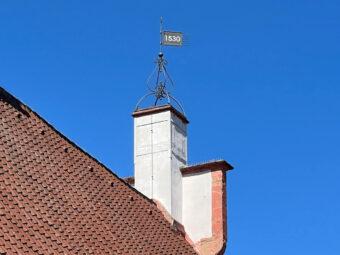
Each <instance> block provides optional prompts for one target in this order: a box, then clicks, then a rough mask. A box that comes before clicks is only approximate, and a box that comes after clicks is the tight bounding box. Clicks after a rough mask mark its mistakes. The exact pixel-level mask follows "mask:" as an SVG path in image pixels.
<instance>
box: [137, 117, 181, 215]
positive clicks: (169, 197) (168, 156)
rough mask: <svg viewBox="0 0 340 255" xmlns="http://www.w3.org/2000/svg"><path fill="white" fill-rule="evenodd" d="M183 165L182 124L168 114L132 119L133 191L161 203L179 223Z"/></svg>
mask: <svg viewBox="0 0 340 255" xmlns="http://www.w3.org/2000/svg"><path fill="white" fill-rule="evenodd" d="M186 163H187V133H186V124H185V123H183V122H182V120H180V119H179V118H178V117H177V116H175V115H174V114H173V113H171V112H170V111H165V112H161V113H156V114H151V115H147V116H140V117H136V118H134V165H135V188H136V189H137V190H139V191H140V192H142V193H143V194H144V195H146V196H147V197H149V198H153V199H156V200H158V201H160V202H161V203H162V205H163V206H164V207H165V209H166V210H167V211H168V212H169V213H170V214H171V216H172V217H173V218H174V219H176V220H177V221H179V222H182V177H181V172H180V170H179V168H180V167H182V166H185V165H186Z"/></svg>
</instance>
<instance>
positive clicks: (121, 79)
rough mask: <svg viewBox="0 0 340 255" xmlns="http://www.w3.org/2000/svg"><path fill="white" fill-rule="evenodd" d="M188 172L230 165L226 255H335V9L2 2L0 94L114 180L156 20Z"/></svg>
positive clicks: (338, 85)
mask: <svg viewBox="0 0 340 255" xmlns="http://www.w3.org/2000/svg"><path fill="white" fill-rule="evenodd" d="M160 15H162V16H163V17H164V20H165V27H166V28H168V29H173V30H179V31H183V32H185V34H186V35H187V39H188V42H187V44H186V46H185V47H183V48H180V49H177V48H175V49H174V48H170V49H167V50H166V52H165V54H166V56H167V58H168V61H169V65H168V70H169V71H170V73H171V74H172V77H173V79H174V80H175V83H176V87H175V90H174V91H173V93H174V95H175V96H176V97H177V98H178V99H180V101H181V102H182V104H183V105H184V108H185V110H186V114H187V117H188V119H189V120H190V121H191V123H190V126H189V159H190V162H191V163H195V162H200V161H205V160H209V159H214V158H224V159H226V160H227V161H228V162H230V163H231V164H232V165H234V166H235V170H234V171H233V172H230V173H229V175H228V192H229V193H228V196H229V197H228V210H229V215H228V224H229V243H228V254H232V255H237V254H241V255H244V254H258V255H273V254H275V255H287V254H291V255H293V254H299V255H300V254H308V255H314V254H315V255H316V254H317V255H320V254H327V255H338V254H340V218H339V217H340V201H339V200H340V198H339V195H340V185H339V180H340V171H339V170H340V2H339V1H335V0H327V1H320V0H319V1H314V0H300V1H291V0H286V1H278V0H277V1H275V0H274V1H263V0H262V1H250V0H238V1H152V2H151V1H119V2H118V1H107V0H101V1H70V0H67V1H66V0H64V1H42V0H35V1H13V0H2V1H1V3H0V27H1V30H0V83H1V85H2V86H3V87H5V88H6V89H7V90H9V91H10V92H11V93H13V94H14V95H16V96H17V97H19V98H20V99H21V100H23V101H24V102H25V103H27V104H28V105H29V106H30V107H32V108H33V109H34V110H35V111H37V112H38V113H39V114H40V115H42V116H43V117H44V118H45V119H47V120H48V121H49V122H50V123H51V124H53V125H54V126H55V127H56V128H57V129H58V130H60V131H61V132H63V133H64V134H65V135H66V136H68V137H69V138H70V139H71V140H73V141H74V142H76V143H77V144H78V145H79V146H81V147H82V148H84V149H85V150H86V151H88V152H89V153H90V154H92V155H93V156H95V157H96V158H98V159H99V160H100V161H102V162H103V163H105V164H106V165H107V166H108V167H110V168H111V169H112V170H113V171H114V172H116V173H117V174H119V175H120V176H129V175H132V173H133V162H132V161H133V136H132V135H133V130H132V118H131V112H132V111H133V109H134V106H135V104H136V102H137V100H138V98H139V97H141V96H142V95H143V94H144V93H145V92H146V86H145V80H146V78H147V76H148V75H149V74H150V72H151V71H152V69H153V67H154V64H153V61H154V59H155V57H156V54H157V52H158V40H159V39H158V36H159V34H158V30H159V17H160Z"/></svg>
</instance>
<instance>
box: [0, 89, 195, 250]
mask: <svg viewBox="0 0 340 255" xmlns="http://www.w3.org/2000/svg"><path fill="white" fill-rule="evenodd" d="M117 156H119V155H117ZM6 253H7V255H10V254H167V255H169V254H176V255H177V254H196V253H195V251H194V250H193V248H192V247H191V246H190V245H189V243H188V242H187V241H186V240H185V239H184V237H183V236H182V235H181V234H180V233H179V232H178V231H176V230H174V229H173V228H171V226H170V224H169V222H168V221H167V220H165V218H164V216H163V215H162V213H161V212H160V211H159V210H158V209H157V207H156V205H155V203H153V202H152V201H151V200H149V199H148V198H146V197H145V196H143V195H142V194H140V193H138V192H137V191H136V190H135V189H133V188H132V187H130V186H129V185H128V184H126V183H125V182H124V181H123V180H122V179H120V178H119V177H118V176H117V175H115V174H114V173H112V172H111V171H110V170H109V169H107V168H106V167H105V166H104V165H102V164H101V163H100V162H98V161H97V160H95V159H94V158H93V157H91V156H90V155H89V154H87V153H86V152H84V151H83V150H81V149H80V148H79V147H78V146H76V145H75V144H74V143H72V142H71V141H69V140H68V139H67V138H66V137H64V136H63V135H62V134H60V133H59V132H58V131H56V130H55V129H54V128H53V127H52V126H51V125H49V124H48V123H47V122H46V121H44V120H43V119H42V118H41V117H39V116H38V115H37V114H36V113H35V112H33V111H32V110H30V109H29V108H28V107H27V106H25V105H23V104H22V103H21V102H19V101H18V100H17V99H15V98H14V97H13V96H11V95H10V94H9V93H8V92H6V91H5V90H3V89H2V88H0V254H6Z"/></svg>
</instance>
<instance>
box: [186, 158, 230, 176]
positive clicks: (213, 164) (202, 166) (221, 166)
mask: <svg viewBox="0 0 340 255" xmlns="http://www.w3.org/2000/svg"><path fill="white" fill-rule="evenodd" d="M233 169H234V167H233V166H232V165H230V164H229V163H228V162H227V161H225V160H213V161H208V162H205V163H199V164H195V165H191V166H186V167H182V168H181V172H182V174H183V175H187V174H193V173H199V172H202V171H205V170H211V171H215V170H222V171H229V170H233Z"/></svg>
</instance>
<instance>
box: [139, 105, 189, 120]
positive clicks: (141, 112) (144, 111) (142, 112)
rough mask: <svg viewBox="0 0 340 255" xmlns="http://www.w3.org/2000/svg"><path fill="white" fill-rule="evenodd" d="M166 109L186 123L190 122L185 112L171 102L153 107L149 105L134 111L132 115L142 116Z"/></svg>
mask: <svg viewBox="0 0 340 255" xmlns="http://www.w3.org/2000/svg"><path fill="white" fill-rule="evenodd" d="M165 111H171V112H172V113H173V114H175V115H176V116H177V117H178V118H180V119H181V120H182V121H183V122H184V123H185V124H189V121H188V119H187V118H186V117H185V116H184V114H183V113H181V112H180V111H178V110H177V109H176V108H175V107H173V106H172V105H170V104H166V105H161V106H153V107H148V108H144V109H138V110H136V111H134V112H133V113H132V116H133V117H141V116H146V115H151V114H155V113H160V112H165Z"/></svg>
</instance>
